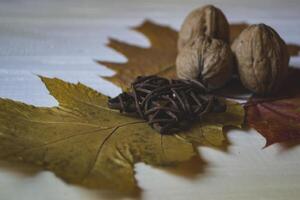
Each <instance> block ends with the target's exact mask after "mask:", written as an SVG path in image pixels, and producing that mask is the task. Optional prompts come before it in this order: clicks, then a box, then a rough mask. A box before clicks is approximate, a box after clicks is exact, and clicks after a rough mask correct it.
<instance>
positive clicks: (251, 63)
mask: <svg viewBox="0 0 300 200" xmlns="http://www.w3.org/2000/svg"><path fill="white" fill-rule="evenodd" d="M232 50H233V52H234V56H235V62H236V65H237V67H238V71H239V76H240V79H241V81H242V83H243V85H244V86H245V87H246V88H248V89H249V90H251V91H253V92H255V93H257V94H260V95H267V94H272V93H275V92H276V91H278V90H279V89H280V86H281V85H282V82H283V81H284V79H285V78H286V75H287V72H288V64H289V53H288V50H287V46H286V44H285V42H284V41H283V40H282V39H281V37H280V36H279V35H278V34H277V33H276V31H275V30H274V29H272V28H271V27H269V26H267V25H265V24H257V25H251V26H249V27H248V28H246V29H245V30H244V31H243V32H242V33H241V34H240V35H239V37H238V38H237V39H236V40H235V41H234V42H233V44H232Z"/></svg>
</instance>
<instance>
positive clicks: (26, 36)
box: [0, 0, 300, 200]
mask: <svg viewBox="0 0 300 200" xmlns="http://www.w3.org/2000/svg"><path fill="white" fill-rule="evenodd" d="M205 4H214V5H215V6H217V7H219V8H220V9H222V11H223V12H224V13H225V15H226V17H227V19H228V20H229V22H231V23H239V22H247V23H260V22H263V23H266V24H268V25H270V26H272V27H273V28H274V29H275V30H276V31H277V32H278V33H279V34H280V35H281V36H282V38H283V39H284V40H285V41H286V42H288V43H295V44H300V37H299V35H300V20H299V19H300V12H299V10H300V1H299V0H285V1H281V0H263V1H262V0H252V1H249V0H225V1H224V0H223V1H222V0H219V1H201V0H198V1H196V0H189V1H182V0H147V1H141V0H119V1H116V0H0V97H4V98H11V99H14V100H19V101H23V102H25V103H29V104H34V105H37V106H54V105H57V102H56V101H55V100H54V99H53V98H52V97H51V96H49V95H48V92H47V91H46V89H45V87H44V85H43V84H42V83H41V82H40V80H39V78H38V77H37V76H36V75H37V74H38V75H43V76H49V77H58V78H61V79H64V80H66V81H70V82H78V81H80V82H82V83H84V84H86V85H88V86H90V87H92V88H94V89H96V90H98V91H100V92H103V93H104V94H107V95H110V96H114V95H116V94H118V92H120V89H119V88H117V87H116V86H114V85H112V84H111V83H108V82H107V81H105V80H103V79H101V78H100V77H99V76H100V75H112V74H113V72H112V71H111V70H108V69H107V68H104V67H103V66H100V65H99V64H97V63H95V60H100V59H101V60H112V61H121V62H124V61H126V59H125V58H124V57H123V56H121V55H120V54H118V53H116V52H114V51H112V50H110V49H109V48H107V47H106V46H105V44H106V43H107V42H108V38H109V37H114V38H118V39H120V40H124V41H127V42H130V43H134V44H138V45H141V46H149V42H148V41H147V40H146V39H145V38H144V37H143V36H142V35H140V34H138V33H136V32H134V31H132V30H130V29H129V27H132V26H136V25H138V24H140V23H142V22H143V21H144V20H145V19H150V20H152V21H154V22H157V23H160V24H164V25H169V26H171V27H173V28H174V29H179V27H180V25H181V23H182V22H183V20H184V17H185V16H186V15H187V14H188V13H189V12H190V11H191V10H193V9H195V8H197V7H200V6H203V5H205ZM291 65H293V66H298V67H300V59H299V57H293V58H292V59H291ZM229 137H230V140H231V141H232V143H233V147H232V148H231V149H230V153H229V154H225V153H222V152H218V151H216V150H213V149H207V148H201V149H200V151H201V153H202V154H203V155H204V158H205V159H206V160H209V162H210V163H211V165H210V167H209V168H208V171H207V173H205V174H201V175H199V177H196V178H194V179H193V180H189V179H186V178H183V177H178V176H174V175H172V174H166V173H165V172H162V171H161V170H158V169H153V168H150V167H149V166H146V165H143V164H139V165H138V166H137V179H138V181H139V184H140V186H141V187H142V188H144V192H143V194H142V197H143V198H144V199H200V198H206V199H230V200H232V199H249V200H250V199H253V198H254V199H262V200H264V199H272V200H273V199H298V198H299V196H300V186H299V181H300V172H299V167H300V165H299V161H298V160H299V155H300V149H299V147H297V148H294V149H292V150H290V151H289V152H285V153H280V149H279V147H278V146H276V145H273V146H271V147H269V148H267V149H264V150H262V147H263V145H264V142H265V141H264V139H263V138H262V137H261V136H260V135H259V134H257V133H256V132H254V131H249V132H248V133H247V134H242V135H241V131H232V133H230V135H229ZM1 166H2V165H1V164H0V199H1V200H17V199H49V200H50V199H72V200H77V199H109V198H108V197H104V196H102V195H101V194H98V192H97V191H88V190H85V189H83V188H77V187H75V186H69V185H67V184H65V183H64V182H62V181H61V180H60V179H57V178H56V177H55V176H54V175H53V174H51V173H49V172H43V173H39V174H38V175H35V176H29V177H28V176H23V175H21V174H19V173H16V172H14V171H12V170H10V169H9V168H7V167H5V166H4V167H1Z"/></svg>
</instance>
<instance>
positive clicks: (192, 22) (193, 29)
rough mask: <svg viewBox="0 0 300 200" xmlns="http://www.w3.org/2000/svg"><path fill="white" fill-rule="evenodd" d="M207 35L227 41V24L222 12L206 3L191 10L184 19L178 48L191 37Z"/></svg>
mask: <svg viewBox="0 0 300 200" xmlns="http://www.w3.org/2000/svg"><path fill="white" fill-rule="evenodd" d="M203 35H207V36H210V37H212V38H217V39H221V40H224V41H225V42H229V24H228V21H227V19H226V17H225V15H224V14H223V12H222V11H221V10H220V9H218V8H216V7H214V6H212V5H206V6H204V7H201V8H198V9H196V10H194V11H192V12H191V13H190V14H189V15H188V16H187V17H186V18H185V20H184V22H183V24H182V26H181V29H180V32H179V39H178V44H177V46H178V50H179V51H180V50H181V49H182V48H183V46H184V45H185V44H186V43H187V42H188V41H189V40H191V39H192V38H195V37H199V36H203Z"/></svg>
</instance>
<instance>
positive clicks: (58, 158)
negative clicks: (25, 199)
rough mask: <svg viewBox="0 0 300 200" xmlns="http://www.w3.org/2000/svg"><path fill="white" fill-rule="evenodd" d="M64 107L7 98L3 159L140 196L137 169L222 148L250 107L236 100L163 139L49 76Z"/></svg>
mask: <svg viewBox="0 0 300 200" xmlns="http://www.w3.org/2000/svg"><path fill="white" fill-rule="evenodd" d="M41 79H42V81H43V82H44V83H45V85H46V87H47V89H48V90H49V92H50V94H51V95H52V96H53V97H55V98H56V100H57V101H58V102H59V106H58V107H52V108H44V107H35V106H31V105H26V104H24V103H21V102H16V101H12V100H9V99H0V160H5V161H9V162H14V163H15V162H16V163H19V162H20V163H28V164H33V165H38V166H40V167H41V168H42V169H47V170H50V171H52V172H54V173H55V174H56V175H57V176H58V177H61V178H62V179H63V180H65V181H66V182H69V183H73V184H80V185H85V186H88V187H96V188H104V187H113V188H115V189H118V190H121V191H124V192H132V191H134V190H135V189H136V187H137V186H136V181H135V178H134V164H135V163H138V162H144V163H146V164H150V165H154V166H162V165H169V164H175V163H179V162H183V161H187V160H189V159H190V158H191V157H193V156H195V155H197V151H196V150H195V148H196V146H197V145H213V146H222V144H223V142H224V140H225V138H224V136H223V132H222V129H223V126H225V125H234V126H239V125H240V124H241V123H242V121H243V115H244V111H243V108H242V107H241V106H240V105H238V104H236V103H230V102H228V109H227V111H226V112H225V113H218V114H216V113H214V114H211V115H210V114H209V115H207V117H206V118H205V119H204V120H203V121H201V122H199V123H197V124H195V126H194V127H193V128H192V129H191V130H190V131H186V132H181V133H178V134H174V135H161V134H159V133H158V132H156V131H155V130H153V129H152V128H151V127H150V126H148V125H147V124H146V122H145V121H143V120H140V119H136V118H131V117H127V116H123V115H121V114H119V113H118V112H115V111H113V110H110V109H108V108H107V106H106V103H107V97H106V96H104V95H102V94H100V93H98V92H96V91H94V90H93V89H91V88H88V87H86V86H84V85H82V84H80V83H78V84H70V83H66V82H64V81H62V80H59V79H56V78H54V79H51V78H45V77H41Z"/></svg>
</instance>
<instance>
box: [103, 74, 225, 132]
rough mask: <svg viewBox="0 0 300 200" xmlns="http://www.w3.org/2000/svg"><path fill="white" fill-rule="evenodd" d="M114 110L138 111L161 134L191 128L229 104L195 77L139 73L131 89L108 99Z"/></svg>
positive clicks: (134, 112) (136, 112)
mask: <svg viewBox="0 0 300 200" xmlns="http://www.w3.org/2000/svg"><path fill="white" fill-rule="evenodd" d="M108 106H109V108H111V109H117V110H120V112H122V113H123V112H124V113H129V114H130V113H131V114H137V115H138V116H139V117H141V118H143V119H145V120H147V121H148V123H149V125H150V126H152V127H153V128H154V129H155V130H157V131H158V132H160V133H161V134H171V133H174V132H177V131H180V130H185V129H187V128H189V127H190V125H191V123H193V122H194V121H195V120H201V119H202V117H203V116H204V115H205V114H207V113H209V112H224V111H225V110H226V105H225V104H224V103H222V102H221V101H220V100H219V99H218V98H216V97H215V96H214V95H211V94H209V92H208V90H207V89H206V87H205V86H204V85H203V84H202V83H200V82H198V81H196V80H181V79H178V80H172V79H171V80H169V79H166V78H162V77H158V76H139V77H137V79H136V80H135V81H134V82H133V83H132V85H131V91H130V92H123V93H121V94H120V95H118V96H117V97H115V98H111V99H109V101H108Z"/></svg>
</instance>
